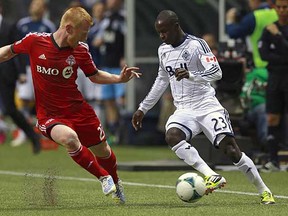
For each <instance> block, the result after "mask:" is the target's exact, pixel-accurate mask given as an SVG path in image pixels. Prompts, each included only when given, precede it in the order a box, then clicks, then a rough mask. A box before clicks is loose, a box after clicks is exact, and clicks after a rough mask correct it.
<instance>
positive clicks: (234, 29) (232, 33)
mask: <svg viewBox="0 0 288 216" xmlns="http://www.w3.org/2000/svg"><path fill="white" fill-rule="evenodd" d="M269 2H270V1H269ZM269 6H270V5H269V4H268V1H265V0H249V7H250V9H251V12H250V13H248V14H247V15H245V16H244V17H243V18H242V19H241V20H240V22H239V23H237V9H236V8H231V9H229V10H228V12H227V13H226V32H227V34H228V35H229V37H230V38H233V39H237V38H242V39H244V40H245V38H246V37H248V39H249V40H248V44H247V46H248V49H249V50H250V51H251V52H252V58H253V64H254V67H260V68H263V67H266V66H267V62H265V61H263V60H262V59H261V57H260V55H259V50H258V45H257V43H258V40H259V39H260V37H261V34H262V31H263V29H264V28H265V26H266V25H268V24H270V23H273V22H275V21H276V20H277V19H278V17H277V13H276V11H275V10H274V9H270V8H269Z"/></svg>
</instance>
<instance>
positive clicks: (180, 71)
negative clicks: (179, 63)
mask: <svg viewBox="0 0 288 216" xmlns="http://www.w3.org/2000/svg"><path fill="white" fill-rule="evenodd" d="M175 77H176V80H177V81H180V80H182V79H184V78H187V79H188V78H189V71H187V70H186V69H184V68H177V69H176V71H175Z"/></svg>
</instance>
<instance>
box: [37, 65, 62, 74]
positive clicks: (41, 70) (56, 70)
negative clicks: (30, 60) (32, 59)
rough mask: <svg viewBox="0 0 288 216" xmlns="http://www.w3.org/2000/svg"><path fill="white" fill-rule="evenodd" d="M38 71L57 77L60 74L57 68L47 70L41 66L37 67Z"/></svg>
mask: <svg viewBox="0 0 288 216" xmlns="http://www.w3.org/2000/svg"><path fill="white" fill-rule="evenodd" d="M36 70H37V72H38V73H42V74H47V75H52V76H57V75H58V74H59V70H58V69H56V68H45V67H42V66H39V65H36Z"/></svg>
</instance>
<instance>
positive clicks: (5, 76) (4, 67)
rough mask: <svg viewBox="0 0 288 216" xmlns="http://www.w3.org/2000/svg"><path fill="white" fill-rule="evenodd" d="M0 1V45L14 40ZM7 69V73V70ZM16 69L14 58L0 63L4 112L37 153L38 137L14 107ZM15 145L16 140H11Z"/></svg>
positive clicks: (38, 147) (13, 28) (12, 26)
mask: <svg viewBox="0 0 288 216" xmlns="http://www.w3.org/2000/svg"><path fill="white" fill-rule="evenodd" d="M2 9H3V8H2V3H1V1H0V46H1V47H2V46H4V45H7V44H11V43H12V42H13V41H14V40H15V32H14V31H15V25H13V24H12V23H10V22H8V21H7V20H6V19H5V17H2ZM7 71H9V73H8V72H7ZM18 71H19V70H17V67H16V62H15V59H13V60H10V61H8V62H4V63H2V64H1V65H0V96H1V99H2V102H3V107H4V109H5V114H6V115H8V116H10V117H11V118H12V120H13V121H14V123H15V124H16V125H17V126H18V127H19V128H21V129H22V130H23V131H24V132H25V134H26V135H27V137H28V138H29V139H31V141H32V143H33V151H34V153H39V151H40V142H39V137H38V136H37V134H36V133H35V132H34V130H33V128H32V126H31V125H29V123H28V122H27V120H26V119H25V117H24V116H23V114H22V113H21V112H20V111H19V110H18V109H17V108H16V105H15V101H14V94H15V88H16V81H17V78H18ZM12 144H13V145H14V146H16V145H17V144H19V143H17V142H15V141H14V142H12Z"/></svg>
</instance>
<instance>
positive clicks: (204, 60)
mask: <svg viewBox="0 0 288 216" xmlns="http://www.w3.org/2000/svg"><path fill="white" fill-rule="evenodd" d="M196 40H198V43H195V45H196V48H195V52H196V53H197V54H198V57H199V59H200V63H201V65H202V66H203V69H202V68H201V67H200V68H197V69H198V70H193V71H189V73H190V77H189V79H190V80H194V81H196V82H202V81H204V82H212V81H216V80H220V79H221V78H222V70H221V68H220V66H219V63H218V61H217V58H216V57H215V56H214V54H213V53H212V52H211V50H210V48H209V47H208V45H207V43H206V42H205V41H204V40H202V39H200V38H197V39H196ZM199 69H200V70H199Z"/></svg>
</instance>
